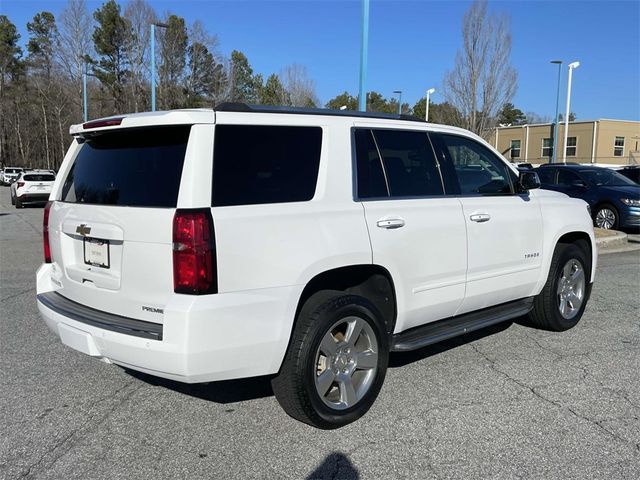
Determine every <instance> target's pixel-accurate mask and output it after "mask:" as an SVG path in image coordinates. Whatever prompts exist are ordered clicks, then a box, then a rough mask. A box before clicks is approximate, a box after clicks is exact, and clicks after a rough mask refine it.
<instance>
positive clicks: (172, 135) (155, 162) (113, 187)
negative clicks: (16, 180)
mask: <svg viewBox="0 0 640 480" xmlns="http://www.w3.org/2000/svg"><path fill="white" fill-rule="evenodd" d="M190 129H191V126H189V125H187V126H178V127H176V126H171V127H152V128H136V129H126V130H116V131H112V132H104V133H100V134H97V135H95V136H92V137H89V138H87V139H86V140H85V142H84V144H83V145H82V147H81V148H80V151H79V152H78V155H77V157H76V160H75V162H74V164H73V166H72V167H71V170H70V171H69V174H68V175H67V178H66V179H65V182H64V185H63V187H62V201H64V202H70V203H91V204H96V205H123V206H130V207H175V206H176V203H177V201H178V189H179V188H180V177H181V175H182V165H183V163H184V154H185V151H186V149H187V141H188V139H189V131H190Z"/></svg>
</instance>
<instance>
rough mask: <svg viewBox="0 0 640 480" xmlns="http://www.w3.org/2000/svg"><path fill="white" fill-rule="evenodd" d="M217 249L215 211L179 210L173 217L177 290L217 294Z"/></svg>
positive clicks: (174, 279) (175, 289) (199, 293)
mask: <svg viewBox="0 0 640 480" xmlns="http://www.w3.org/2000/svg"><path fill="white" fill-rule="evenodd" d="M215 260H216V252H215V238H214V232H213V218H212V217H211V210H209V209H202V210H176V213H175V215H174V217H173V291H174V292H176V293H188V294H191V295H202V294H207V293H216V292H217V291H218V282H217V277H216V266H215Z"/></svg>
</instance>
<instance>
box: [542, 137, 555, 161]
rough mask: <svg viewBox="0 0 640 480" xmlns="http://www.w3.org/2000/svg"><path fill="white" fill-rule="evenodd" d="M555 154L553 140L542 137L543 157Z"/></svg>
mask: <svg viewBox="0 0 640 480" xmlns="http://www.w3.org/2000/svg"><path fill="white" fill-rule="evenodd" d="M552 156H553V142H552V141H551V139H550V138H543V139H542V157H552Z"/></svg>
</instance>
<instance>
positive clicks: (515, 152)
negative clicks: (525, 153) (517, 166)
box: [511, 140, 520, 158]
mask: <svg viewBox="0 0 640 480" xmlns="http://www.w3.org/2000/svg"><path fill="white" fill-rule="evenodd" d="M511 158H520V140H511Z"/></svg>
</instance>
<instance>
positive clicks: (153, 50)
mask: <svg viewBox="0 0 640 480" xmlns="http://www.w3.org/2000/svg"><path fill="white" fill-rule="evenodd" d="M156 27H160V28H169V25H167V24H166V23H160V22H153V23H152V24H151V111H152V112H155V111H156Z"/></svg>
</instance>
